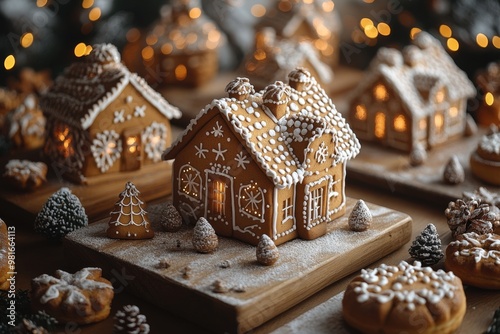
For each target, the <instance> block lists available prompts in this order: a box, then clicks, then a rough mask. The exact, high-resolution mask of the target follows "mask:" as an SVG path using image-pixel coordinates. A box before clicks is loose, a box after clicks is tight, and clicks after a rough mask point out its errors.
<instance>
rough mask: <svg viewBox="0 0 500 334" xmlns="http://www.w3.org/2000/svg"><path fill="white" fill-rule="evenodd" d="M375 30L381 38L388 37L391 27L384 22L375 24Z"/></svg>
mask: <svg viewBox="0 0 500 334" xmlns="http://www.w3.org/2000/svg"><path fill="white" fill-rule="evenodd" d="M377 30H378V33H379V34H380V35H382V36H389V35H390V34H391V27H390V26H389V25H388V24H387V23H385V22H380V23H379V24H377Z"/></svg>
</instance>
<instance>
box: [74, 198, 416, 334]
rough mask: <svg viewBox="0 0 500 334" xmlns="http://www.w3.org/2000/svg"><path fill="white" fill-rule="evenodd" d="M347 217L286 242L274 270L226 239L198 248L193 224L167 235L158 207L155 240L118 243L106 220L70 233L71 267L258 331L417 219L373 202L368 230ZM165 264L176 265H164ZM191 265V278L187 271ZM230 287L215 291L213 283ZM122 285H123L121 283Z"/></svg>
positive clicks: (195, 318) (176, 308) (174, 307)
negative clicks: (93, 269)
mask: <svg viewBox="0 0 500 334" xmlns="http://www.w3.org/2000/svg"><path fill="white" fill-rule="evenodd" d="M354 204H355V200H353V199H350V198H349V199H348V200H347V214H346V215H344V216H343V217H341V218H339V219H337V220H335V221H334V222H331V223H329V225H328V233H327V234H326V235H325V236H322V237H320V238H318V239H315V240H311V241H304V240H293V241H289V242H287V243H285V244H283V245H281V246H279V248H278V249H279V252H280V258H279V260H278V262H277V263H276V264H275V265H273V266H270V267H265V266H262V265H259V264H258V263H257V262H256V257H255V247H253V246H250V245H247V244H244V243H242V242H240V241H237V240H233V239H228V238H222V237H220V238H219V249H218V250H217V251H216V252H214V253H212V254H199V253H196V252H195V251H194V249H193V247H192V244H191V237H192V228H188V227H185V228H183V229H182V230H181V231H179V232H176V233H169V232H162V231H161V227H160V226H159V222H158V221H159V212H161V209H162V205H156V206H151V207H149V208H148V209H147V210H148V211H149V213H150V219H151V222H152V226H153V228H154V229H155V231H156V234H155V237H154V238H153V239H151V240H137V241H132V240H114V239H109V238H107V237H106V235H105V230H106V227H107V220H102V221H100V222H96V223H95V224H92V225H89V226H88V227H85V228H83V229H80V230H77V231H74V232H72V233H70V234H69V235H68V236H67V237H66V238H65V240H64V246H65V254H69V256H70V257H69V259H68V260H69V264H71V263H74V261H73V260H74V259H75V258H78V259H79V261H78V265H90V266H99V267H101V268H103V270H104V272H105V276H107V277H108V278H112V277H116V274H117V273H119V274H120V276H121V277H123V276H126V277H127V279H126V280H123V279H121V280H120V279H115V281H116V283H120V282H121V284H119V286H118V289H122V288H124V287H125V288H126V289H127V291H129V292H132V293H134V294H136V295H138V296H139V297H141V298H143V299H145V300H147V301H149V302H151V303H153V304H155V305H158V306H160V307H162V308H164V309H166V310H168V311H170V312H172V313H174V314H176V315H179V316H181V317H184V318H186V319H187V320H189V321H192V322H195V323H197V324H199V325H200V326H202V327H205V328H207V329H209V330H211V331H214V332H219V333H220V332H224V333H227V332H229V333H241V332H246V331H249V330H251V329H252V328H255V327H257V326H259V325H261V324H263V323H264V322H266V321H268V320H270V319H272V318H273V317H275V316H277V315H278V314H280V313H282V312H284V311H285V310H287V309H289V308H291V307H292V306H294V305H296V304H298V303H299V302H301V301H303V300H305V299H306V298H308V297H310V296H311V295H313V294H314V293H316V292H318V291H319V290H321V289H323V288H324V287H326V286H328V285H329V284H331V283H333V282H335V281H337V280H339V279H341V278H342V277H345V276H346V275H348V274H350V273H352V272H354V271H356V270H359V269H360V268H363V267H365V266H367V265H368V264H370V263H372V262H374V261H376V260H377V259H380V258H382V257H384V256H385V255H387V254H389V253H391V252H392V251H394V250H396V249H398V248H399V247H401V246H402V245H404V244H405V243H406V242H408V241H409V239H410V236H411V232H412V227H411V218H410V217H409V216H408V215H406V214H404V213H401V212H397V211H393V210H391V209H388V208H385V207H381V206H377V205H374V204H370V203H368V207H369V208H370V210H371V211H372V215H373V218H374V220H373V223H372V226H371V228H370V229H369V230H367V231H365V232H353V231H350V230H349V228H348V226H347V220H348V215H349V213H350V212H351V211H352V208H353V206H354ZM160 261H166V262H167V263H168V264H169V265H170V267H168V268H161V267H160V266H159V262H160ZM185 268H190V269H188V270H189V275H188V277H186V276H184V275H183V271H185ZM74 269H79V268H74ZM216 281H220V284H221V285H222V286H223V287H224V288H225V290H227V291H226V292H224V293H217V292H214V291H213V288H212V286H213V283H214V282H216ZM115 287H116V286H115Z"/></svg>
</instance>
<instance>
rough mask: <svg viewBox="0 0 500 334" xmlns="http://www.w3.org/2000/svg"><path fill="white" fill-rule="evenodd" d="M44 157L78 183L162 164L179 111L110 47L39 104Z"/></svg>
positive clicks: (99, 48)
mask: <svg viewBox="0 0 500 334" xmlns="http://www.w3.org/2000/svg"><path fill="white" fill-rule="evenodd" d="M40 105H41V107H42V110H43V112H44V113H45V115H46V117H47V129H46V130H47V138H46V144H45V148H44V152H45V154H46V155H47V156H48V158H49V159H50V160H51V163H52V167H55V168H57V170H56V172H58V173H60V174H62V175H64V176H66V177H68V178H70V179H72V180H75V181H77V182H82V183H84V182H85V181H86V180H87V179H88V178H89V177H93V176H97V175H102V174H106V173H115V172H122V171H133V170H138V169H140V168H141V166H143V165H148V164H153V163H156V162H159V161H161V154H162V152H163V151H164V150H165V148H167V147H168V146H169V144H170V142H171V136H172V135H171V128H170V119H172V118H179V117H180V116H181V113H180V111H179V110H178V109H177V108H175V107H173V106H171V105H170V104H169V103H168V102H167V101H166V100H165V99H163V97H162V96H161V95H160V94H158V93H157V92H155V91H154V90H153V89H152V88H151V87H150V86H149V85H148V84H147V83H146V82H145V81H144V80H143V79H142V78H140V77H139V76H138V75H137V74H134V73H131V72H129V70H128V69H127V68H126V67H125V66H124V65H123V64H122V63H121V62H120V54H119V53H118V50H117V49H116V48H115V47H114V46H113V45H111V44H100V45H95V46H94V47H93V50H92V52H91V53H90V55H88V56H86V57H85V58H84V59H83V60H82V61H81V62H77V63H74V64H72V65H71V66H69V67H68V68H67V69H66V70H65V71H64V73H63V74H62V75H61V76H59V77H58V78H57V80H56V82H55V84H54V85H53V86H52V87H51V88H50V90H49V91H48V92H47V93H46V94H45V95H44V96H42V98H41V101H40Z"/></svg>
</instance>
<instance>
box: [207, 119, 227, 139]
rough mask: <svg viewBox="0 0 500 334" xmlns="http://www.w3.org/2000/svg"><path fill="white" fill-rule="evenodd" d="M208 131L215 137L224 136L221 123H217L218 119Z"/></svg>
mask: <svg viewBox="0 0 500 334" xmlns="http://www.w3.org/2000/svg"><path fill="white" fill-rule="evenodd" d="M210 133H211V134H213V135H214V137H215V138H217V137H224V130H222V125H220V124H219V121H217V122H216V123H215V126H214V127H213V129H212V131H210Z"/></svg>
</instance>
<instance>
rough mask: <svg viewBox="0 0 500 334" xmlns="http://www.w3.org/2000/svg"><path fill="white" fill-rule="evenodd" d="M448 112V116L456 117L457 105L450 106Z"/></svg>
mask: <svg viewBox="0 0 500 334" xmlns="http://www.w3.org/2000/svg"><path fill="white" fill-rule="evenodd" d="M448 112H449V113H450V117H457V116H458V108H457V107H450V110H449V111H448Z"/></svg>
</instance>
